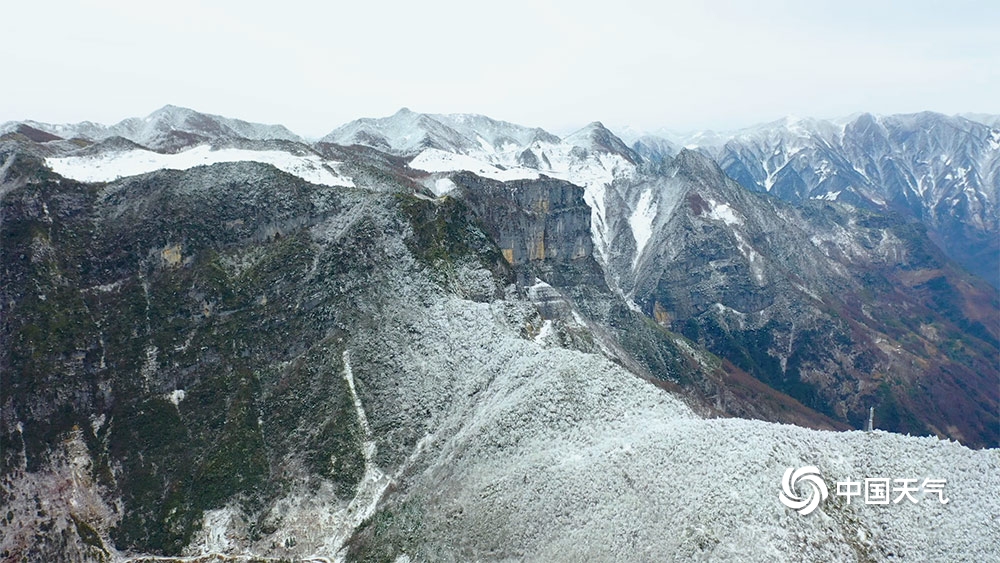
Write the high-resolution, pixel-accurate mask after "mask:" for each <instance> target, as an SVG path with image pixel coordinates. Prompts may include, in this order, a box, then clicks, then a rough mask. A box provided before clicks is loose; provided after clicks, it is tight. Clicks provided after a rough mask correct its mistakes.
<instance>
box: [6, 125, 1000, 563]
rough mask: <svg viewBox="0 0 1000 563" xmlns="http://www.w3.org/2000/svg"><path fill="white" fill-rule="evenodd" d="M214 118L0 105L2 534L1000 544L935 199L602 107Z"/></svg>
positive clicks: (970, 554)
mask: <svg viewBox="0 0 1000 563" xmlns="http://www.w3.org/2000/svg"><path fill="white" fill-rule="evenodd" d="M167 121H169V120H167ZM210 121H212V120H210ZM202 122H203V120H202V119H200V118H193V119H187V118H185V119H183V120H182V124H183V127H184V128H185V129H184V130H183V131H181V130H177V131H173V130H170V129H169V126H165V127H167V129H166V130H161V131H160V132H161V133H163V132H164V131H165V133H164V134H163V135H160V134H159V133H158V134H156V135H153V136H152V137H150V139H153V140H152V141H149V140H147V142H149V143H150V144H151V145H153V146H146V145H142V144H140V143H138V142H137V141H135V140H130V139H127V138H124V137H121V136H118V137H108V138H105V139H104V140H96V139H93V138H92V139H90V140H88V139H82V138H78V139H75V140H74V139H65V138H62V137H60V136H58V135H55V134H53V133H50V132H47V131H45V130H43V129H40V128H36V127H30V126H28V125H25V124H18V125H16V126H15V127H13V128H8V130H9V132H8V133H5V134H2V135H0V198H2V200H0V203H2V208H0V217H2V218H3V220H2V221H0V231H2V233H0V235H2V236H0V240H3V241H4V242H3V245H4V248H3V252H0V262H2V268H0V272H2V274H0V276H2V280H0V281H2V283H0V308H2V309H3V310H4V314H3V315H2V316H0V319H2V322H0V393H2V394H3V397H2V400H0V500H2V505H3V506H4V507H5V508H6V509H7V510H4V511H3V512H2V513H0V522H2V523H0V527H2V528H3V529H4V533H3V534H0V558H11V559H13V560H39V561H41V560H67V561H146V560H151V559H153V558H160V560H167V561H184V560H198V559H199V558H200V559H210V558H216V559H231V560H238V561H256V560H268V561H270V560H274V561H278V560H283V559H284V560H289V559H291V560H302V561H310V560H312V561H334V560H352V561H371V560H380V561H386V560H388V561H414V560H435V561H437V560H443V561H467V560H484V561H492V560H497V561H500V560H515V559H516V560H522V559H527V560H554V561H562V560H584V559H586V560H608V561H621V560H628V561H660V560H664V559H675V560H732V561H775V560H779V561H781V560H785V561H807V560H808V561H813V560H823V561H893V560H898V559H900V558H906V559H923V560H931V561H953V560H989V558H990V557H992V556H993V554H995V553H997V552H998V551H1000V544H998V540H997V538H998V537H1000V528H998V522H997V521H996V519H995V518H991V517H990V516H991V515H992V514H993V513H995V512H996V511H997V507H998V506H1000V496H998V495H1000V483H998V481H997V479H998V477H997V476H998V475H1000V471H998V470H1000V456H998V450H996V449H995V447H996V444H998V443H1000V442H998V440H1000V436H998V429H1000V416H998V415H1000V406H998V405H1000V397H998V389H997V388H996V385H995V383H996V380H997V377H1000V373H998V372H997V366H996V365H995V358H996V357H998V355H1000V322H998V321H1000V303H998V299H997V296H996V294H995V293H996V292H995V291H994V290H992V288H989V287H988V286H986V285H985V284H984V283H983V282H982V281H981V280H978V279H977V278H975V277H973V276H971V275H969V274H967V273H965V272H964V271H963V270H961V268H959V267H958V266H956V265H955V264H954V263H952V262H951V261H949V260H948V259H947V258H946V257H945V256H944V255H943V254H942V253H941V252H940V251H939V250H938V249H937V247H936V246H935V245H934V244H933V243H932V242H931V241H930V239H929V238H928V237H927V235H926V234H925V232H924V229H923V228H922V227H921V225H920V224H919V223H916V222H914V221H912V220H908V219H906V218H905V217H901V216H899V215H893V214H886V213H883V212H882V211H881V210H879V209H877V208H874V207H873V206H871V205H860V204H858V205H850V204H847V203H845V201H844V200H843V199H841V198H824V199H812V198H805V199H802V200H801V201H795V202H789V201H783V200H782V199H779V198H777V197H773V196H772V195H769V194H763V193H755V191H754V190H748V189H745V188H744V187H742V186H741V185H739V184H737V183H736V181H734V180H733V179H732V178H730V177H729V176H727V175H726V173H725V172H724V170H723V169H722V168H720V166H719V165H718V164H717V162H716V161H715V160H713V158H712V157H710V155H707V154H705V153H704V152H701V151H698V150H694V149H676V147H673V148H672V146H671V145H669V144H667V143H655V142H653V141H652V140H650V139H647V141H648V142H647V143H646V144H644V145H639V144H636V145H634V146H632V147H629V146H628V145H627V144H626V143H624V142H623V141H622V140H621V139H619V138H618V137H616V136H615V135H614V134H613V133H611V132H610V131H609V130H608V129H607V128H605V127H604V126H603V125H601V124H600V123H596V122H595V123H592V124H590V125H588V126H587V127H585V128H583V129H582V130H580V131H579V132H577V133H574V134H572V135H568V136H567V137H566V138H564V139H560V138H557V137H554V136H549V135H548V134H545V133H544V132H541V131H539V130H536V129H531V128H523V127H519V126H516V125H512V124H506V123H503V122H497V121H495V120H491V119H489V118H485V117H482V116H470V115H447V116H434V115H423V114H416V113H414V112H409V111H403V112H400V113H398V114H396V115H394V116H391V117H389V118H385V119H384V120H359V121H358V122H354V123H353V124H348V125H346V126H344V127H342V128H341V129H340V130H338V131H341V133H338V135H337V136H334V137H331V138H329V139H327V140H326V141H321V142H317V143H313V144H306V143H303V142H300V141H296V140H288V139H266V138H265V139H253V138H250V137H248V136H244V135H240V134H237V133H235V131H234V130H232V128H230V131H223V132H221V133H219V132H218V131H216V132H213V129H212V127H208V126H206V127H200V128H197V127H194V126H192V124H198V123H202ZM213 122H218V121H217V120H216V121H213ZM782 127H784V128H785V129H786V130H788V129H790V128H794V127H800V128H802V130H803V131H804V130H805V128H806V125H799V126H795V125H794V124H789V123H785V124H784V125H782ZM810 127H811V125H810ZM123 130H124V129H123ZM130 134H131V133H130ZM783 134H784V133H781V134H779V133H776V134H775V135H776V137H775V138H778V137H781V135H783ZM789 134H792V133H789ZM794 134H796V135H797V134H799V133H794ZM248 135H249V134H248ZM133 136H135V137H136V138H139V136H138V135H133ZM915 138H920V136H917V137H915ZM157 139H159V140H157ZM163 140H166V141H168V142H165V143H163V142H161V141H163ZM330 141H335V142H330ZM908 146H909V145H908ZM803 150H805V149H803ZM668 153H669V154H668ZM777 185H778V184H777V183H775V186H773V187H777ZM775 195H776V194H775ZM870 406H874V407H875V428H876V430H875V431H873V432H860V431H857V430H856V429H859V428H862V427H863V426H864V424H865V423H866V422H867V417H868V408H869V407H870ZM751 419H754V420H751ZM789 423H794V424H796V425H797V426H792V425H791V424H789ZM851 429H855V430H851ZM834 430H838V431H834ZM845 430H846V431H845ZM885 430H894V431H895V432H886V431H885ZM907 433H909V434H917V435H921V436H922V437H916V436H907V435H905V434H907ZM954 440H959V441H961V442H963V443H965V444H966V445H962V444H959V443H957V442H955V441H954ZM967 445H973V446H974V447H975V448H979V449H970V448H969V447H967ZM990 448H993V449H990ZM802 466H816V467H818V468H819V472H820V474H821V476H822V478H823V482H824V483H825V485H826V487H827V488H828V489H829V498H828V499H827V500H825V501H823V502H821V503H820V504H819V507H818V508H817V510H816V511H815V512H813V513H812V514H810V515H808V516H803V515H801V514H799V513H797V512H795V511H794V510H791V509H789V508H787V507H786V506H784V505H782V504H781V502H779V492H780V491H781V490H782V488H781V478H782V474H783V473H784V472H785V470H786V469H787V468H795V467H802ZM866 478H886V479H889V480H890V481H891V480H893V479H917V480H920V481H922V480H923V479H926V478H931V479H943V480H944V481H945V483H946V486H945V491H944V492H945V494H946V495H947V497H948V498H949V499H950V501H949V502H948V503H947V504H943V503H940V502H937V500H936V499H935V498H934V496H933V494H932V493H930V492H928V491H923V492H918V493H917V495H916V497H917V498H916V501H917V502H915V503H911V502H909V501H905V500H904V501H903V502H900V503H893V502H891V501H890V502H889V503H888V504H886V505H875V504H871V503H865V502H864V501H863V499H859V498H857V497H856V498H854V499H853V502H851V503H848V502H845V499H844V498H843V496H842V495H837V494H836V493H837V490H836V483H837V482H839V481H845V480H854V481H857V480H863V479H866ZM798 493H799V494H809V493H810V491H809V490H808V489H807V488H806V487H800V488H799V489H798ZM665 529H666V530H670V533H664V532H663V531H664V530H665Z"/></svg>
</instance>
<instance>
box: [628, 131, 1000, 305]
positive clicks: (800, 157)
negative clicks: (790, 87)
mask: <svg viewBox="0 0 1000 563" xmlns="http://www.w3.org/2000/svg"><path fill="white" fill-rule="evenodd" d="M996 124H997V117H996V116H988V115H970V116H966V117H962V116H954V117H949V116H945V115H941V114H936V113H931V112H924V113H919V114H912V115H890V116H875V115H872V114H862V115H859V116H856V117H853V118H850V119H844V120H839V121H836V122H831V121H824V120H817V119H795V118H786V119H784V120H781V121H777V122H774V123H769V124H766V125H762V126H758V127H754V128H750V129H745V130H742V131H737V132H733V133H728V134H714V133H697V134H693V135H675V134H670V133H669V132H664V133H663V134H664V135H667V138H669V141H668V140H667V139H665V138H663V137H659V136H656V135H645V136H641V137H638V138H635V139H634V148H635V149H636V150H637V151H640V152H641V153H643V154H649V155H656V154H658V153H666V154H669V150H670V148H671V147H677V146H686V147H688V148H693V149H696V150H698V151H700V152H702V153H704V154H707V155H708V156H710V157H712V158H713V159H714V160H715V161H716V162H718V163H719V166H720V167H722V169H723V171H725V172H726V174H727V175H729V176H730V177H732V178H733V179H735V180H736V181H737V182H739V183H740V184H741V185H742V186H743V187H745V188H747V189H749V190H752V191H759V192H767V193H771V194H774V195H776V196H778V197H779V198H781V199H784V200H785V201H789V202H792V203H799V202H802V201H805V200H807V199H825V200H836V201H843V202H847V203H850V204H852V205H855V206H861V207H865V208H868V209H874V210H878V211H892V212H896V213H899V214H901V215H903V216H905V217H911V218H915V219H917V220H918V221H920V222H921V223H922V224H924V225H926V226H927V228H928V233H929V234H930V236H931V237H932V239H933V240H934V241H935V243H937V244H938V245H939V246H940V247H941V248H942V250H944V251H945V253H946V254H947V255H948V256H949V257H951V258H952V259H954V260H955V261H957V262H958V263H960V264H961V265H962V266H964V267H965V268H966V269H968V270H969V271H971V272H973V273H975V274H977V275H979V276H981V277H983V278H984V279H986V280H987V281H989V282H990V283H991V284H992V285H993V286H994V287H1000V258H998V257H1000V237H998V236H997V233H998V232H1000V217H998V216H997V209H998V205H997V203H998V201H1000V187H998V186H1000V178H998V170H1000V164H998V162H997V159H998V158H1000V129H998V128H997V125H996Z"/></svg>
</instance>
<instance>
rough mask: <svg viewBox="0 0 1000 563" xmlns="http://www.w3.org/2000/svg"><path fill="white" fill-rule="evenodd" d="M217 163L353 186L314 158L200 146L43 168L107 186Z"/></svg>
mask: <svg viewBox="0 0 1000 563" xmlns="http://www.w3.org/2000/svg"><path fill="white" fill-rule="evenodd" d="M220 162H261V163H264V164H270V165H272V166H274V167H275V168H278V169H279V170H282V171H284V172H287V173H289V174H293V175H295V176H298V177H300V178H302V179H303V180H306V181H308V182H312V183H314V184H322V185H327V186H353V185H354V182H353V181H352V180H351V179H350V178H345V177H344V176H341V175H340V174H339V173H338V172H337V164H338V163H336V162H332V161H328V160H324V159H323V158H321V157H320V156H318V155H315V154H308V155H305V156H299V155H295V154H292V153H289V152H284V151H277V150H247V149H237V148H224V149H218V150H213V149H212V147H210V146H209V145H199V146H196V147H193V148H190V149H188V150H185V151H182V152H179V153H176V154H163V153H158V152H153V151H149V150H144V149H135V150H128V151H121V152H118V151H114V152H105V153H102V154H96V155H88V156H67V157H61V158H48V159H46V161H45V163H46V165H48V166H49V167H50V168H52V170H53V171H54V172H56V173H57V174H60V175H62V176H64V177H66V178H71V179H73V180H79V181H81V182H110V181H112V180H116V179H118V178H123V177H126V176H136V175H138V174H146V173H148V172H154V171H156V170H162V169H170V170H187V169H189V168H194V167H195V166H208V165H211V164H217V163H220Z"/></svg>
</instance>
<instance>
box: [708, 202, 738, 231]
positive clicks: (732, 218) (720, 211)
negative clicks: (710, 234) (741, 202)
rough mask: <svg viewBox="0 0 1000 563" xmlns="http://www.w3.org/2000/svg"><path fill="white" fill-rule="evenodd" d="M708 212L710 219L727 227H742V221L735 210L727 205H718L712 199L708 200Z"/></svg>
mask: <svg viewBox="0 0 1000 563" xmlns="http://www.w3.org/2000/svg"><path fill="white" fill-rule="evenodd" d="M708 204H709V206H710V207H709V210H708V217H709V218H710V219H715V220H716V221H722V222H723V223H725V224H727V225H730V226H732V225H742V224H743V219H741V218H740V216H739V214H737V213H736V210H735V209H733V208H732V207H730V206H729V204H728V203H718V202H716V201H715V200H713V199H708Z"/></svg>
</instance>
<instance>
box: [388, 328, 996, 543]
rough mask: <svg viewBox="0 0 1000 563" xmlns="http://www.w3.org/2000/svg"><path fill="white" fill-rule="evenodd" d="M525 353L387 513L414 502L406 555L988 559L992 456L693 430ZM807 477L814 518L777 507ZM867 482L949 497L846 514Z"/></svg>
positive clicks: (778, 429) (653, 403)
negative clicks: (821, 498)
mask: <svg viewBox="0 0 1000 563" xmlns="http://www.w3.org/2000/svg"><path fill="white" fill-rule="evenodd" d="M521 346H523V347H524V348H530V349H529V350H524V352H523V355H522V356H520V357H519V358H517V359H512V360H511V362H510V363H509V364H507V369H506V370H505V371H504V373H502V374H501V375H500V376H499V377H498V378H497V379H496V380H494V381H493V382H492V384H491V386H490V390H491V392H489V393H487V395H486V396H485V397H482V399H481V401H482V403H481V405H482V407H481V408H478V409H476V412H475V413H474V414H473V415H472V416H471V417H469V418H468V419H467V420H466V421H465V423H464V424H463V428H462V429H460V430H459V431H458V432H457V433H456V434H455V435H454V436H453V438H452V439H451V440H450V441H449V442H448V443H446V444H443V445H442V447H441V450H439V452H440V455H439V456H437V458H436V459H435V460H432V461H430V462H429V467H428V468H427V469H426V470H425V471H424V472H423V473H421V474H420V475H418V476H416V477H415V478H414V482H412V483H411V486H410V488H409V491H408V492H407V493H405V494H404V498H405V500H402V501H400V500H399V499H395V500H396V503H398V504H396V503H393V502H390V503H389V504H388V505H387V506H386V507H385V508H384V510H385V511H386V512H387V513H388V514H392V513H393V511H394V510H397V507H399V506H405V505H406V503H408V502H414V503H417V504H418V505H422V506H424V510H425V512H424V514H425V517H424V521H423V523H422V530H423V531H424V534H425V543H424V544H423V545H422V546H421V547H419V548H418V549H417V551H416V553H415V555H416V560H421V559H422V558H433V555H432V554H434V553H440V552H449V553H452V554H456V553H458V554H460V555H458V559H470V560H471V559H481V558H487V559H492V558H503V557H523V556H527V557H528V558H529V559H534V560H549V561H582V560H592V561H613V560H624V561H660V560H713V561H853V560H863V561H883V560H893V558H895V557H903V558H905V559H914V560H928V561H955V560H989V559H990V558H991V557H995V556H996V554H997V553H1000V523H998V522H997V520H996V519H995V518H992V517H990V516H989V515H991V514H996V512H997V509H998V508H1000V452H998V451H996V450H981V451H973V450H969V449H968V448H965V447H963V446H961V445H959V444H957V443H954V442H947V441H940V440H938V439H936V438H913V437H907V436H902V435H896V434H890V433H885V432H880V431H876V432H873V433H864V432H846V433H836V432H823V431H814V430H808V429H804V428H800V427H796V426H790V425H780V424H773V423H765V422H758V421H748V420H739V419H702V418H699V417H697V416H695V415H694V414H693V413H692V412H691V411H690V410H689V409H688V408H687V407H685V406H684V405H683V404H681V403H680V402H679V401H677V400H675V399H673V398H672V397H671V396H669V395H666V394H664V393H663V392H662V391H660V390H659V389H656V388H655V387H654V386H652V385H650V384H648V383H646V382H644V381H641V380H638V379H636V378H635V377H632V376H630V375H628V374H625V373H623V372H621V371H620V370H619V369H618V368H617V367H615V366H610V365H608V363H607V362H606V361H604V360H603V359H597V358H594V357H592V356H586V355H582V354H578V353H575V352H569V351H566V350H561V349H552V348H550V349H547V350H545V352H542V353H539V352H536V350H537V348H533V347H532V345H531V344H527V343H526V344H523V345H521ZM805 465H815V466H817V467H818V468H819V469H820V471H821V472H822V475H823V477H824V479H825V482H826V484H827V487H828V488H829V489H830V498H829V499H828V500H826V501H825V502H824V503H821V504H820V506H819V508H818V509H817V510H816V511H815V512H813V513H812V514H810V515H808V516H802V515H800V514H799V513H797V512H795V511H793V510H790V509H788V508H786V507H785V506H783V505H782V504H781V503H780V502H779V492H780V490H781V478H782V474H783V472H784V471H785V470H786V468H788V467H795V468H797V467H802V466H805ZM865 478H889V479H904V478H917V479H920V480H921V482H922V480H923V479H925V478H932V479H945V480H946V482H947V485H946V488H945V491H946V496H947V497H948V498H949V502H948V503H947V504H941V503H940V502H938V500H937V498H936V497H935V496H933V495H919V494H918V495H917V500H918V501H919V502H918V503H917V504H913V503H910V502H909V501H904V502H903V503H900V504H892V503H890V504H889V505H885V506H882V505H878V506H876V505H865V504H864V502H862V501H860V500H859V499H858V498H854V499H853V502H852V503H851V504H850V505H848V504H846V503H845V502H844V499H843V497H837V496H836V495H835V492H836V482H838V481H848V480H851V481H858V480H862V481H863V479H865ZM801 492H803V493H805V492H807V490H806V489H802V491H801ZM893 496H896V495H893ZM425 502H426V503H427V504H426V505H424V504H423V503H425ZM456 538H463V539H461V540H458V542H457V544H458V545H455V543H453V542H456ZM452 550H454V551H452ZM488 554H492V555H493V556H492V557H491V556H490V555H488ZM497 555H499V557H497Z"/></svg>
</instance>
